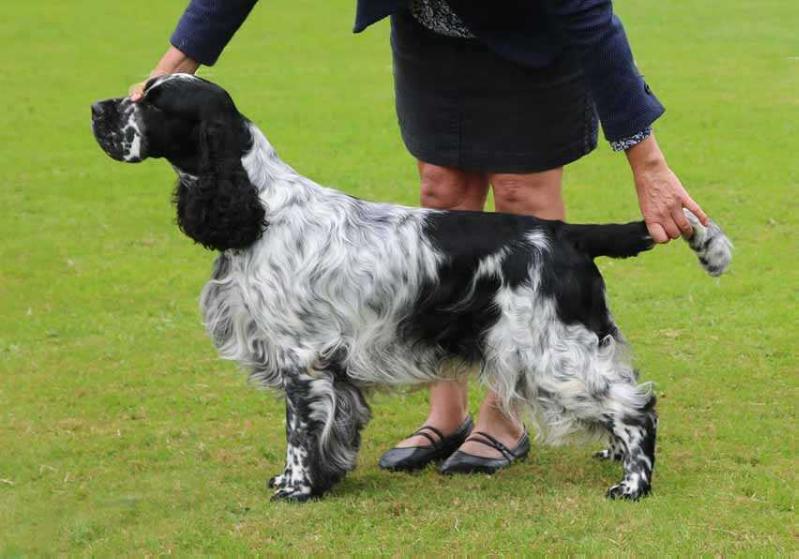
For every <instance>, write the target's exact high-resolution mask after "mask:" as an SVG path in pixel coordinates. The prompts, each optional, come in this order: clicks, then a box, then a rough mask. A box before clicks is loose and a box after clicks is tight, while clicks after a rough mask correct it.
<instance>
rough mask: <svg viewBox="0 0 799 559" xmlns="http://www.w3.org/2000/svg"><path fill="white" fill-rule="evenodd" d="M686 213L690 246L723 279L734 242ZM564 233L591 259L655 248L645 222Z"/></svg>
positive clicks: (568, 229)
mask: <svg viewBox="0 0 799 559" xmlns="http://www.w3.org/2000/svg"><path fill="white" fill-rule="evenodd" d="M683 211H684V212H685V216H686V217H687V218H688V222H689V223H690V224H691V227H693V229H694V234H693V236H692V237H691V238H690V239H686V242H687V243H688V246H690V247H691V249H692V250H693V251H694V252H695V253H696V255H697V257H698V258H699V263H700V264H701V265H702V267H703V268H704V269H705V271H706V272H707V273H708V274H710V275H711V276H720V275H721V274H723V273H724V272H725V271H726V270H727V268H728V267H729V265H730V261H731V260H732V243H731V242H730V239H728V238H727V235H725V234H724V232H723V231H722V230H721V228H719V226H718V225H716V223H714V222H713V221H711V222H710V223H708V226H707V227H705V226H704V225H702V223H701V222H700V221H699V219H698V218H697V217H696V216H695V215H694V214H692V213H691V212H690V211H688V210H683ZM564 233H565V235H566V238H568V239H569V240H570V241H571V242H572V243H573V244H574V245H575V246H576V247H577V248H578V249H579V250H581V251H583V252H585V253H586V254H588V255H589V256H590V257H591V258H596V257H597V256H610V257H611V258H629V257H631V256H637V255H638V254H639V253H641V252H643V251H645V250H649V249H651V248H652V247H653V246H654V245H655V243H654V241H653V240H652V237H650V236H649V232H648V231H647V228H646V224H645V223H644V222H643V221H633V222H631V223H624V224H607V225H571V224H569V225H566V226H565V229H564Z"/></svg>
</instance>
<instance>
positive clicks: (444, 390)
mask: <svg viewBox="0 0 799 559" xmlns="http://www.w3.org/2000/svg"><path fill="white" fill-rule="evenodd" d="M419 178H420V179H421V189H420V197H421V204H422V206H423V207H425V208H435V209H443V210H474V211H479V210H482V209H483V206H484V205H485V201H486V196H487V195H488V177H487V176H486V175H484V174H482V173H470V172H467V171H461V170H459V169H454V168H451V167H441V166H438V165H432V164H430V163H425V162H423V161H420V162H419ZM468 389H469V388H468V382H467V380H466V379H463V380H459V381H441V382H436V383H434V384H432V385H431V386H430V411H429V413H428V415H427V420H425V422H424V424H425V425H432V426H433V427H435V428H436V429H438V430H439V431H441V432H442V433H444V435H450V434H452V433H454V432H455V431H456V430H457V429H458V427H460V426H461V424H462V423H463V421H464V420H465V419H466V416H467V415H468V414H469V394H468ZM429 444H430V441H429V440H428V439H427V438H425V437H421V436H416V437H410V438H408V439H405V440H404V441H401V442H400V443H399V444H398V445H397V446H398V447H400V448H402V447H408V446H428V445H429Z"/></svg>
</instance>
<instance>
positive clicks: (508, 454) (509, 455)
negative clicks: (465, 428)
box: [466, 431, 516, 464]
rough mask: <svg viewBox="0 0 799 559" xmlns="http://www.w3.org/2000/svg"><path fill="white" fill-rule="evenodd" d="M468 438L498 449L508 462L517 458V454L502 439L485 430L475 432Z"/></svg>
mask: <svg viewBox="0 0 799 559" xmlns="http://www.w3.org/2000/svg"><path fill="white" fill-rule="evenodd" d="M466 440H467V441H474V442H476V443H480V444H483V445H485V446H488V447H491V448H493V449H495V450H498V451H499V453H500V454H502V457H503V458H504V459H505V460H507V462H508V464H510V463H511V462H513V460H514V459H515V458H516V455H515V454H514V453H513V451H511V450H510V449H509V448H508V447H507V446H505V445H504V444H502V443H501V442H500V441H498V440H497V439H495V438H494V437H492V436H491V435H489V434H488V433H484V432H483V431H475V432H473V433H472V434H471V435H470V436H469V438H467V439H466Z"/></svg>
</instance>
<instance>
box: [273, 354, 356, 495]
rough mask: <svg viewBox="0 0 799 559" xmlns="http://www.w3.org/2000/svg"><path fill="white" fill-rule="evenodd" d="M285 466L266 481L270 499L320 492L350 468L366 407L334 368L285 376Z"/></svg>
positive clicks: (353, 463)
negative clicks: (273, 490) (271, 489)
mask: <svg viewBox="0 0 799 559" xmlns="http://www.w3.org/2000/svg"><path fill="white" fill-rule="evenodd" d="M284 385H285V390H286V467H285V469H284V470H283V473H282V474H280V475H278V476H275V477H274V478H272V479H271V480H270V481H269V485H270V487H273V488H274V489H275V493H274V496H273V497H272V498H273V499H283V500H290V501H306V500H308V499H310V498H313V497H318V496H320V495H322V494H323V493H324V492H325V491H327V490H328V489H330V488H331V487H332V486H333V485H334V484H335V483H336V482H338V481H339V480H340V479H341V478H343V477H344V475H345V474H346V473H347V471H349V470H351V469H353V468H354V467H355V459H356V456H357V453H358V447H359V446H360V430H361V428H363V426H364V425H366V422H367V421H368V420H369V406H368V405H367V404H366V402H365V400H364V399H363V395H362V394H361V392H360V390H359V389H358V388H357V387H355V386H354V385H353V384H351V383H350V382H349V381H348V380H346V377H345V376H344V374H343V373H342V372H341V371H340V370H338V369H335V368H331V367H325V368H321V369H316V368H314V369H311V370H309V371H306V372H302V373H298V372H296V371H292V372H290V373H288V374H286V375H284Z"/></svg>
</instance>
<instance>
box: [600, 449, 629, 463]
mask: <svg viewBox="0 0 799 559" xmlns="http://www.w3.org/2000/svg"><path fill="white" fill-rule="evenodd" d="M593 456H594V458H598V459H599V460H615V461H617V462H618V461H620V460H621V459H622V454H621V453H620V452H616V451H614V450H613V449H612V448H606V449H604V450H600V451H599V452H595V453H594V455H593Z"/></svg>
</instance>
